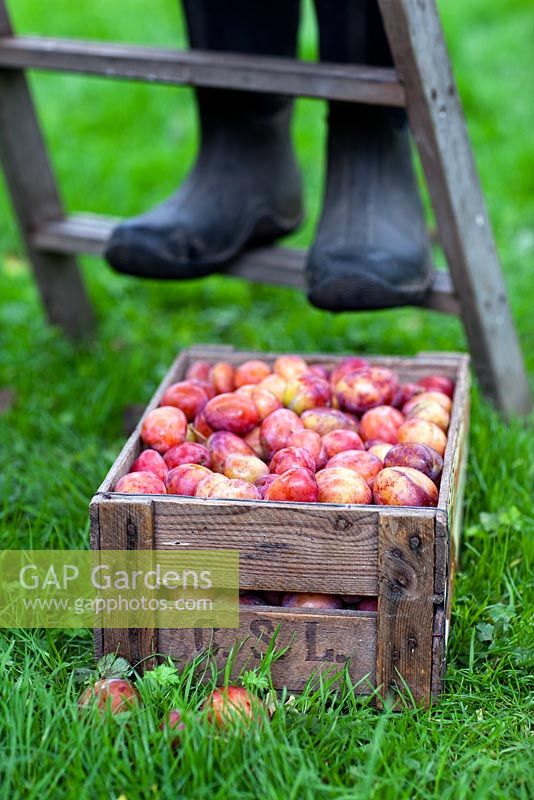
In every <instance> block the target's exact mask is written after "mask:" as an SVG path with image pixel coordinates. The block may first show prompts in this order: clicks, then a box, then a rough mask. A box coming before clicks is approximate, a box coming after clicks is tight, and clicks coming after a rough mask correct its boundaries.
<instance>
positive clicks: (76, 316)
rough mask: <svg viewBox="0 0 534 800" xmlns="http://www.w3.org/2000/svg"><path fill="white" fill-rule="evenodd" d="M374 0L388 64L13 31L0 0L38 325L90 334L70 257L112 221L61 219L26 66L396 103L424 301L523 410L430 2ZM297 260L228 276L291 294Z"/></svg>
mask: <svg viewBox="0 0 534 800" xmlns="http://www.w3.org/2000/svg"><path fill="white" fill-rule="evenodd" d="M378 2H379V5H380V9H381V12H382V17H383V20H384V24H385V28H386V32H387V35H388V39H389V43H390V46H391V50H392V53H393V59H394V63H395V69H386V68H382V67H368V66H358V65H346V64H325V63H321V64H316V63H308V62H306V63H304V62H299V61H293V60H290V59H282V58H274V57H256V56H248V55H238V54H229V53H218V52H211V51H209V52H208V51H199V50H190V51H185V52H180V51H177V50H164V49H157V48H153V47H138V46H131V45H117V44H107V43H103V42H86V41H80V40H67V39H56V38H48V37H27V36H15V35H14V33H13V29H12V27H11V23H10V20H9V15H8V12H7V9H6V5H5V1H4V0H0V157H1V159H2V162H3V167H4V170H5V176H6V182H7V186H8V189H9V192H10V194H11V199H12V202H13V206H14V209H15V212H16V215H17V218H18V223H19V226H20V231H21V235H22V238H23V239H24V242H25V244H26V247H27V250H28V255H29V259H30V262H31V264H32V267H33V271H34V274H35V280H36V282H37V285H38V288H39V291H40V294H41V298H42V301H43V304H44V307H45V309H46V312H47V315H48V318H49V320H50V322H52V323H55V324H58V325H60V326H61V327H62V328H63V329H64V330H65V331H66V332H67V333H68V334H70V335H80V334H83V333H85V332H87V331H89V330H90V329H91V327H92V324H93V314H92V309H91V306H90V303H89V300H88V298H87V295H86V293H85V289H84V286H83V283H82V279H81V276H80V271H79V269H78V264H77V261H76V254H78V253H90V254H95V255H101V254H102V251H103V249H104V246H105V243H106V240H107V238H108V236H109V233H110V231H111V229H112V228H113V226H114V225H115V224H116V220H111V219H108V218H105V217H101V216H96V215H92V214H74V215H66V214H65V212H64V209H63V206H62V203H61V199H60V196H59V192H58V188H57V184H56V180H55V178H54V175H53V172H52V169H51V166H50V162H49V159H48V156H47V152H46V147H45V143H44V139H43V136H42V133H41V129H40V126H39V122H38V119H37V115H36V110H35V106H34V103H33V101H32V98H31V94H30V91H29V88H28V82H27V80H26V76H25V70H26V69H42V70H57V71H61V72H74V73H84V74H89V75H98V76H100V77H109V78H118V79H121V78H122V79H126V80H143V81H151V82H156V83H168V84H187V85H191V86H212V87H219V88H230V89H242V90H250V91H254V92H280V91H283V93H284V94H286V95H291V96H305V97H314V98H321V99H330V100H340V101H344V102H349V103H372V104H378V105H384V106H404V107H406V110H407V113H408V117H409V121H410V126H411V130H412V133H413V135H414V137H415V141H416V143H417V146H418V149H419V153H420V156H421V161H422V164H423V169H424V172H425V176H426V181H427V185H428V189H429V193H430V198H431V201H432V204H433V207H434V212H435V216H436V222H437V227H438V234H439V239H440V242H441V245H442V247H443V250H444V253H445V256H446V259H447V263H448V266H449V270H450V273H447V272H438V271H436V272H435V274H434V281H433V285H432V289H431V291H430V293H429V296H428V298H427V300H426V303H425V306H426V307H427V308H432V309H436V310H439V311H443V312H446V313H452V314H461V316H462V319H463V323H464V326H465V330H466V334H467V337H468V340H469V347H470V350H471V354H472V356H473V361H474V364H475V367H476V371H477V374H478V378H479V381H480V384H481V387H482V389H483V391H484V392H485V393H486V395H488V396H489V397H490V398H491V399H493V401H494V402H495V404H496V405H497V407H498V408H499V409H500V410H501V411H502V412H504V413H505V415H513V414H524V413H527V412H528V411H529V410H530V409H531V407H532V398H531V395H530V391H529V386H528V382H527V377H526V374H525V369H524V365H523V360H522V356H521V351H520V348H519V343H518V340H517V335H516V332H515V328H514V324H513V321H512V318H511V315H510V310H509V306H508V302H507V298H506V290H505V286H504V281H503V277H502V273H501V268H500V263H499V258H498V255H497V251H496V248H495V242H494V239H493V234H492V231H491V226H490V223H489V220H488V215H487V211H486V207H485V203H484V199H483V196H482V191H481V188H480V183H479V179H478V175H477V171H476V167H475V163H474V159H473V155H472V152H471V147H470V143H469V138H468V134H467V130H466V126H465V122H464V118H463V112H462V108H461V104H460V100H459V97H458V92H457V89H456V84H455V81H454V78H453V75H452V70H451V65H450V62H449V58H448V54H447V49H446V45H445V42H444V38H443V32H442V29H441V25H440V20H439V16H438V13H437V9H436V5H435V0H378ZM305 258H306V255H305V253H303V252H299V251H296V250H289V249H284V248H279V247H271V248H260V249H257V250H253V251H250V252H247V253H246V254H244V255H243V256H241V257H240V258H239V259H238V260H237V261H236V262H235V264H234V265H232V267H231V268H230V269H229V270H228V273H229V274H230V275H235V276H239V277H241V278H246V279H247V280H250V281H257V282H261V283H272V284H281V285H285V286H291V287H295V288H302V287H303V286H304V263H305ZM451 279H452V280H451Z"/></svg>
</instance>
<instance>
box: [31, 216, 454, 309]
mask: <svg viewBox="0 0 534 800" xmlns="http://www.w3.org/2000/svg"><path fill="white" fill-rule="evenodd" d="M118 222H119V220H118V219H112V218H109V217H102V216H97V215H96V214H74V215H72V216H69V217H68V218H67V219H64V220H58V221H52V222H47V223H46V224H44V225H42V226H40V227H39V228H38V229H37V230H36V231H35V232H34V234H33V237H32V242H33V244H34V246H35V247H36V248H38V249H39V250H42V251H46V252H53V253H89V254H92V255H102V253H103V252H104V248H105V246H106V242H107V240H108V238H109V236H110V234H111V231H112V230H113V228H114V227H115V226H116V225H117V223H118ZM306 258H307V254H306V252H305V251H304V250H293V249H287V248H283V247H260V248H255V249H253V250H249V251H247V252H245V253H242V254H241V255H240V256H239V258H238V259H236V261H235V262H234V263H232V264H231V265H230V266H229V267H228V268H227V269H226V270H225V273H224V274H225V275H231V276H233V277H235V278H243V279H245V280H248V281H251V282H252V283H267V284H273V285H275V286H288V287H290V288H292V289H304V288H305V287H306V278H305V274H304V268H305V264H306ZM423 305H424V307H425V308H429V309H433V310H434V311H441V312H443V313H445V314H458V313H459V305H458V300H457V298H456V296H455V293H454V288H453V286H452V282H451V278H450V275H449V273H448V272H443V271H439V270H435V272H434V279H433V283H432V287H431V289H430V291H429V293H428V295H427V297H426V298H425V301H424V304H423Z"/></svg>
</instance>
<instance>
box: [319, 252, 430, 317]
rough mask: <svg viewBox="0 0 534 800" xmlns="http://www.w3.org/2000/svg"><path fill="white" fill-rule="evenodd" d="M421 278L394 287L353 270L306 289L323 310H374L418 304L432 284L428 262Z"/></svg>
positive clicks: (373, 276)
mask: <svg viewBox="0 0 534 800" xmlns="http://www.w3.org/2000/svg"><path fill="white" fill-rule="evenodd" d="M425 270H426V271H427V273H428V275H427V277H426V278H425V280H423V281H420V282H419V283H415V284H413V285H412V286H409V287H402V288H401V287H398V286H394V285H393V284H391V283H388V282H387V281H383V280H380V278H379V277H378V276H377V275H376V274H375V275H372V274H369V273H364V272H355V273H354V274H352V275H343V276H340V277H338V278H333V279H329V280H323V281H321V282H320V283H318V284H313V283H312V285H311V286H310V287H309V289H308V293H307V296H308V300H309V302H310V303H311V304H312V305H313V306H315V307H316V308H320V309H323V310H324V311H338V312H339V311H378V310H380V309H384V308H396V307H399V306H418V305H421V304H422V303H423V302H424V300H425V297H426V296H427V294H428V291H429V289H430V286H431V283H432V272H431V269H430V264H429V263H427V264H426V265H425Z"/></svg>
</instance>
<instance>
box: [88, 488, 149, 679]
mask: <svg viewBox="0 0 534 800" xmlns="http://www.w3.org/2000/svg"><path fill="white" fill-rule="evenodd" d="M96 506H97V509H98V530H99V550H100V551H101V552H103V551H105V550H129V551H132V552H135V551H139V550H145V551H146V550H149V551H153V552H155V551H154V513H153V504H152V501H151V500H150V499H148V498H145V499H143V500H135V499H132V500H131V502H128V501H126V502H124V503H122V504H121V505H118V504H114V503H96ZM143 567H144V568H146V562H144V564H143ZM96 641H97V647H101V649H102V652H103V653H117V655H120V656H123V657H124V658H126V659H127V660H128V661H129V662H130V663H131V664H132V665H133V666H135V667H136V669H137V670H138V671H139V672H143V671H144V670H145V669H147V668H150V667H151V666H153V664H154V660H153V658H152V657H151V656H153V654H154V653H155V652H156V648H157V632H156V630H155V627H150V628H104V629H101V630H100V631H98V633H97V638H96Z"/></svg>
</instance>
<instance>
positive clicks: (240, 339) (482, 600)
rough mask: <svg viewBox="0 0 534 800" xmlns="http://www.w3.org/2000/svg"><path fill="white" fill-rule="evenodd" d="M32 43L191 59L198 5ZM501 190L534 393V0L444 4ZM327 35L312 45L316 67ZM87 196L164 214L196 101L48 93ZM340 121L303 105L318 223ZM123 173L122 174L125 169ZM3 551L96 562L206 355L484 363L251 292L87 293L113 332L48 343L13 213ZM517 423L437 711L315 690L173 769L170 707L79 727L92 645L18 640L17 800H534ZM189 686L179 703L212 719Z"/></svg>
mask: <svg viewBox="0 0 534 800" xmlns="http://www.w3.org/2000/svg"><path fill="white" fill-rule="evenodd" d="M10 5H11V6H12V11H13V12H14V18H15V22H16V24H17V27H18V29H19V30H20V31H24V32H34V33H49V34H53V33H56V34H58V35H76V36H85V37H88V38H89V37H100V38H106V39H110V40H123V41H136V42H145V43H152V44H166V45H172V44H174V43H176V42H178V43H180V42H183V26H182V23H181V20H180V17H179V14H178V11H177V8H176V5H175V0H157V2H156V0H154V1H153V2H151V3H149V2H148V0H128V2H124V3H121V4H120V12H121V13H119V4H113V3H110V2H107V1H106V0H92V2H91V3H90V8H89V6H88V4H80V5H78V4H73V3H71V2H68V0H56V2H55V3H53V4H51V5H50V4H46V3H40V2H37V0H18V2H17V3H14V2H12V3H11V4H10ZM440 5H441V7H442V13H443V16H444V22H445V28H446V33H447V38H448V41H449V44H450V47H451V51H452V55H453V59H454V63H455V66H456V72H457V76H458V80H459V84H460V90H461V94H462V97H463V100H464V104H465V108H466V112H467V116H468V120H469V128H470V133H471V136H472V139H473V143H474V147H475V151H476V155H477V161H478V165H479V168H480V172H481V178H482V183H483V186H484V189H485V192H486V197H487V203H488V206H489V209H490V215H491V218H492V221H493V223H494V227H495V234H496V238H497V241H498V244H499V248H500V252H501V255H502V259H503V265H504V270H505V277H506V282H507V286H508V289H509V293H510V301H511V305H512V309H513V312H514V316H515V319H516V322H517V326H518V331H519V336H520V340H521V344H522V347H523V350H524V353H525V357H526V361H527V365H528V369H529V373H530V374H531V375H532V374H533V373H534V326H533V325H532V291H531V280H532V274H533V268H534V226H533V219H534V170H533V169H532V164H533V163H534V138H533V137H532V127H533V125H534V108H533V106H532V102H531V99H532V96H533V95H534V51H533V49H532V41H531V39H532V30H533V28H534V9H533V8H532V6H530V5H529V4H528V3H525V2H524V0H484V1H483V0H471V1H470V2H469V3H466V2H462V0H449V2H447V3H445V2H441V4H440ZM312 34H313V23H312V21H311V20H310V18H309V17H308V18H307V23H306V26H305V30H304V34H303V36H302V40H303V41H302V49H303V54H304V55H305V57H313V53H314V45H313V42H312V38H311V37H312ZM32 86H33V88H34V90H35V94H36V98H37V102H38V106H39V110H40V113H41V116H42V119H43V122H44V126H45V130H46V135H47V140H48V143H49V145H50V148H51V152H52V156H53V161H54V165H55V168H56V170H57V173H58V175H59V178H60V180H61V184H62V187H63V193H64V198H65V201H66V204H67V205H68V207H69V208H71V209H73V210H76V209H78V210H81V209H83V210H92V211H95V212H101V213H113V214H120V215H126V214H131V213H134V212H137V211H139V210H141V209H143V208H145V207H148V206H149V205H150V204H151V203H154V202H155V201H157V200H158V199H160V198H161V197H163V196H164V195H165V194H166V193H167V192H169V191H170V190H171V189H172V188H173V187H174V186H175V184H176V182H177V181H179V180H180V179H181V178H182V177H183V176H184V175H185V173H186V171H187V168H188V165H189V163H190V161H191V158H192V156H193V153H194V146H195V129H194V117H193V110H192V104H191V98H190V93H189V91H188V90H183V89H181V90H180V89H172V88H168V87H149V86H143V85H134V84H122V85H118V84H113V83H107V82H104V81H99V80H94V79H91V80H89V79H82V78H77V77H67V76H39V77H36V78H35V79H32ZM322 115H323V107H322V106H321V105H320V104H316V103H312V102H307V101H303V102H299V104H298V109H297V115H296V122H295V135H296V141H297V146H298V151H299V157H300V159H301V163H302V166H303V170H304V176H305V182H306V190H307V198H308V207H309V217H308V220H307V222H306V224H305V225H304V227H303V229H302V230H301V232H299V233H298V234H297V235H295V236H294V237H292V239H291V242H292V243H294V244H298V245H306V244H308V243H309V242H310V241H311V239H312V236H313V229H314V224H315V220H316V217H317V212H318V208H319V198H320V191H321V186H322V143H323V135H324V127H323V122H322ZM117 154H119V155H120V158H118V157H117ZM0 219H1V220H2V224H1V226H0V297H1V302H0V387H1V386H4V387H12V388H14V389H15V391H16V402H15V405H14V406H13V408H12V409H11V410H10V411H8V412H6V413H4V414H2V415H1V416H0V455H1V466H0V546H2V547H7V548H27V547H36V548H47V547H60V548H79V547H86V546H87V541H88V538H87V537H88V526H87V504H88V501H89V499H90V497H91V495H92V493H93V492H94V490H95V488H96V487H97V485H98V484H99V482H100V480H101V478H102V477H103V475H104V474H105V472H106V470H107V469H108V467H109V465H110V464H111V462H112V461H113V459H114V456H115V455H116V453H117V451H118V448H119V446H120V445H121V443H122V441H123V430H122V412H123V409H124V407H125V406H126V405H128V404H131V403H143V402H145V401H146V400H147V399H148V398H149V397H150V394H151V392H152V391H153V389H154V387H155V386H156V385H157V383H158V381H159V380H160V378H161V376H162V374H163V371H164V370H165V368H166V366H167V365H168V364H169V362H170V360H171V358H172V357H173V355H174V354H175V353H176V351H177V350H178V349H179V348H181V347H183V346H186V345H189V344H191V343H193V342H208V341H213V342H230V343H232V344H235V345H236V346H238V347H253V348H258V349H261V348H273V349H281V350H284V349H285V350H292V349H298V350H304V351H314V350H321V351H329V352H341V351H355V352H359V353H365V352H384V353H402V354H408V353H414V352H417V351H418V350H420V349H424V350H433V349H447V350H455V349H465V340H464V337H463V334H462V330H461V326H460V324H459V323H458V322H457V321H456V320H452V319H447V318H442V317H441V316H439V315H437V314H433V313H430V312H423V311H417V310H403V311H400V312H381V313H376V314H359V315H347V314H343V315H339V316H333V315H329V314H326V313H322V312H319V311H316V310H313V309H311V308H309V307H308V306H307V304H306V302H305V300H304V298H303V297H302V296H301V295H300V294H297V293H294V292H292V291H290V290H282V289H274V288H265V287H262V288H260V287H253V286H249V285H246V284H243V283H241V282H238V281H236V280H234V279H224V278H220V277H214V278H210V279H208V280H205V281H203V282H199V283H193V282H190V283H183V284H176V285H172V286H169V285H165V286H162V285H159V284H157V283H155V282H144V283H142V282H139V281H136V280H130V279H127V278H122V277H119V276H116V275H113V274H111V273H110V272H109V270H108V269H107V268H106V267H105V265H104V264H102V263H101V262H99V261H98V260H96V259H87V260H86V261H85V265H84V272H85V276H86V279H87V282H88V286H89V291H90V294H91V297H92V300H93V302H94V304H95V307H96V310H97V314H98V320H99V328H98V332H97V334H96V336H95V337H94V339H93V340H92V341H90V342H86V343H85V344H82V345H80V344H77V345H75V344H72V343H69V342H67V341H66V340H65V339H64V338H63V337H62V336H61V335H60V334H59V333H58V332H57V331H54V330H52V329H51V328H49V327H47V326H46V325H45V323H44V321H43V317H42V313H41V309H40V306H39V302H38V298H37V295H36V291H35V287H34V285H33V282H32V279H31V275H30V272H29V269H28V264H27V262H26V260H25V257H24V255H23V251H22V248H21V245H20V241H19V239H18V237H17V234H16V229H15V224H14V221H13V217H12V214H11V210H10V208H9V204H8V201H7V198H6V196H5V194H4V193H3V191H2V192H1V193H0ZM531 422H532V420H530V424H529V422H528V421H525V420H523V421H516V422H513V423H510V424H504V423H502V422H501V421H500V420H499V419H498V417H497V416H496V415H495V414H494V412H493V411H492V410H491V409H490V408H489V407H488V406H487V405H486V404H485V403H484V402H482V401H481V400H480V398H479V395H478V393H477V392H476V391H475V392H474V397H473V412H472V426H471V454H470V461H469V477H468V483H467V492H466V509H465V510H466V526H465V534H464V543H463V548H462V571H461V572H460V574H459V575H458V580H457V584H456V595H455V605H454V611H453V625H452V634H451V639H450V657H449V670H448V674H447V687H446V693H445V695H444V697H443V699H442V701H441V703H440V704H439V705H438V706H436V707H434V708H432V709H430V710H427V711H423V710H418V709H414V708H411V707H410V706H407V708H406V709H405V711H403V712H401V713H399V714H392V713H389V712H385V713H382V714H380V713H378V712H376V711H375V710H374V709H373V708H372V707H371V706H370V705H369V704H368V703H367V702H366V701H364V702H362V701H355V700H354V698H353V696H352V694H351V692H350V691H348V690H347V688H344V689H343V690H342V691H341V692H339V693H338V694H336V693H335V692H334V691H333V690H332V689H331V688H330V687H329V686H328V685H324V686H322V687H320V688H319V690H318V691H314V690H313V689H311V688H310V690H309V691H308V692H306V693H305V695H304V696H303V697H302V698H300V699H298V700H297V701H296V702H295V704H290V705H288V706H282V707H281V708H280V709H279V711H278V712H277V713H276V715H275V718H274V719H273V722H272V723H271V725H267V726H264V728H263V730H262V731H261V733H259V734H254V733H253V732H249V733H245V734H243V735H236V736H232V735H230V736H227V737H225V736H218V735H215V734H213V733H212V732H209V730H208V729H207V727H206V725H205V723H203V721H202V720H197V719H196V718H195V716H194V715H193V716H192V718H191V720H190V722H189V724H188V730H187V732H186V734H185V738H184V743H183V746H182V747H180V748H179V749H178V750H177V751H175V752H172V751H171V749H170V748H169V746H168V744H167V742H166V741H165V740H162V737H161V735H160V732H159V731H158V724H159V721H160V718H161V714H162V712H163V709H164V708H165V707H167V706H168V704H169V703H170V702H171V699H170V697H169V696H168V695H167V693H166V691H165V690H164V689H163V688H162V687H159V688H158V687H156V688H154V687H152V688H151V687H150V685H145V686H144V687H143V692H144V693H145V695H146V697H149V698H150V702H147V704H146V705H145V707H144V708H143V709H142V710H141V711H140V712H139V713H137V714H133V715H132V717H131V719H130V720H129V722H128V724H126V723H124V722H122V723H114V722H113V723H110V724H108V725H102V724H100V723H98V722H97V723H95V722H94V721H88V720H82V721H79V720H78V718H77V713H76V705H75V699H76V696H77V693H78V691H79V690H78V687H77V686H76V685H75V682H74V678H75V674H76V673H75V672H74V670H75V669H77V668H80V667H87V666H88V665H90V664H91V659H92V655H91V637H90V633H89V632H86V631H79V632H76V631H75V632H65V631H49V632H46V631H42V630H28V631H22V632H21V631H16V632H15V631H6V632H4V633H2V635H1V636H0V665H1V666H0V674H1V676H2V681H1V685H0V797H5V798H8V797H9V798H13V797H28V798H41V797H53V798H75V797H87V798H104V797H111V798H118V797H123V798H126V797H127V798H137V797H142V798H176V797H195V798H204V797H205V798H208V797H209V798H234V797H242V798H252V797H262V798H281V799H282V798H283V799H284V800H285V799H286V798H298V800H300V798H323V797H324V798H333V797H335V798H353V797H358V798H360V797H361V798H364V797H369V798H380V799H381V800H383V799H384V798H395V799H396V798H426V797H436V798H440V800H443V799H444V798H465V797H469V798H471V797H473V798H516V797H518V798H527V797H528V796H531V791H532V789H531V788H530V790H529V788H528V787H529V785H530V787H532V775H533V774H534V759H533V747H532V741H533V739H532V732H531V731H530V730H529V720H530V719H531V717H532V710H533V696H532V689H533V683H532V673H533V666H534V665H533V658H532V654H533V639H534V636H533V629H532V619H533V611H534V601H533V592H532V575H533V566H534V564H533V561H534V559H533V547H532V537H533V533H534V502H533V492H532V489H533V486H534V472H533V466H532V453H533V449H534V432H533V428H532V424H531ZM189 677H190V675H189V673H187V672H186V673H184V674H183V675H182V676H181V678H180V680H179V683H178V685H177V686H174V687H173V688H172V692H173V693H174V694H176V695H177V697H178V699H179V700H180V702H181V703H182V704H183V705H184V706H185V707H187V708H188V709H191V711H193V710H194V709H195V708H196V707H197V705H198V703H199V702H200V700H201V693H200V690H199V689H198V688H197V687H196V686H195V685H194V683H191V682H190V680H189Z"/></svg>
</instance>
